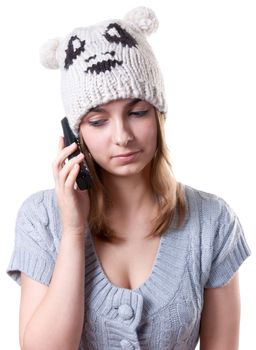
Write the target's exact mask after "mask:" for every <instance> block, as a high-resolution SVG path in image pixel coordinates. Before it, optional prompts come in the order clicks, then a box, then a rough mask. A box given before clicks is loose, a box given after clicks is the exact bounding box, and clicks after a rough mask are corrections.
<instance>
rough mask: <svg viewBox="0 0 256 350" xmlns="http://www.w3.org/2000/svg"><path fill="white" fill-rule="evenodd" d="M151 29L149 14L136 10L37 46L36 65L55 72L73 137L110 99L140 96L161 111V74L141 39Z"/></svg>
mask: <svg viewBox="0 0 256 350" xmlns="http://www.w3.org/2000/svg"><path fill="white" fill-rule="evenodd" d="M157 27H158V21H157V19H156V16H155V14H154V12H153V11H152V10H150V9H148V8H145V7H139V8H136V9H134V10H132V11H130V12H129V13H128V14H127V15H126V16H125V18H124V19H123V20H109V21H104V22H101V23H98V24H96V25H93V26H88V27H81V28H76V29H74V30H73V31H72V33H70V34H69V35H68V36H67V37H66V38H65V39H64V40H61V39H53V40H51V41H48V42H47V43H46V44H45V45H44V46H43V47H42V49H41V62H42V64H43V65H44V66H46V67H47V68H60V70H61V92H62V99H63V104H64V109H65V112H66V116H67V118H68V120H69V123H70V126H71V128H72V129H73V131H74V133H75V134H76V135H77V134H78V131H79V123H80V121H81V119H82V117H83V116H84V115H85V114H86V113H87V112H88V110H89V109H90V108H93V107H96V106H98V105H100V104H103V103H107V102H109V101H111V100H115V99H120V98H132V97H134V98H141V99H145V100H147V101H148V102H150V103H151V104H153V105H154V106H155V107H156V108H157V109H159V110H160V111H163V112H166V111H167V107H166V102H165V97H164V84H163V79H162V76H161V72H160V69H159V67H158V63H157V61H156V59H155V56H154V54H153V51H152V49H151V47H150V45H149V43H148V42H147V39H146V34H147V35H148V34H150V33H152V32H154V31H155V30H156V29H157Z"/></svg>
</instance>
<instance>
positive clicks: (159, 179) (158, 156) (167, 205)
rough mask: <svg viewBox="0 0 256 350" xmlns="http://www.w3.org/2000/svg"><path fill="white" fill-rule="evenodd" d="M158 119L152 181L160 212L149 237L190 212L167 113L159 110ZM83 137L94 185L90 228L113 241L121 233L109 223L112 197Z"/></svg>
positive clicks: (160, 233) (183, 218)
mask: <svg viewBox="0 0 256 350" xmlns="http://www.w3.org/2000/svg"><path fill="white" fill-rule="evenodd" d="M156 120H157V148H156V152H155V155H154V157H153V159H152V160H151V168H150V184H151V188H152V191H153V193H154V194H155V196H156V198H157V203H158V209H159V210H158V215H157V216H156V217H155V218H154V220H153V222H154V225H153V229H152V231H151V232H150V233H149V235H148V236H147V238H149V239H150V238H152V237H155V236H161V235H162V234H163V233H164V232H165V231H166V230H167V229H168V228H169V227H170V226H172V227H175V228H177V229H178V228H179V227H181V226H182V224H183V223H184V220H185V216H186V201H185V193H184V186H183V185H182V184H181V183H179V182H177V181H176V179H175V177H174V174H173V171H172V166H171V162H170V160H169V150H168V147H167V144H166V140H165V131H164V123H165V114H164V113H160V112H159V111H158V110H156ZM79 139H80V144H81V149H82V152H83V153H84V155H85V159H86V162H87V165H88V168H89V170H90V173H91V177H92V181H93V184H92V188H90V189H89V190H88V194H89V198H90V212H89V217H88V224H89V228H90V231H91V233H92V235H96V236H97V237H98V238H100V239H101V240H104V241H108V242H112V241H113V240H115V239H116V238H117V237H116V234H115V231H114V230H113V229H112V228H111V227H110V226H109V223H108V215H107V208H109V207H110V206H111V201H110V199H109V196H108V192H107V189H106V188H105V187H104V185H103V182H102V181H101V175H100V166H99V165H98V164H97V163H96V162H95V161H94V160H93V158H92V157H91V156H90V154H89V153H88V149H87V146H86V145H85V142H84V140H83V137H82V136H81V135H80V136H79ZM176 219H177V220H176ZM175 223H176V225H175Z"/></svg>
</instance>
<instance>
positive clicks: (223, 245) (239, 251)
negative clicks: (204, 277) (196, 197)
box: [205, 198, 251, 288]
mask: <svg viewBox="0 0 256 350" xmlns="http://www.w3.org/2000/svg"><path fill="white" fill-rule="evenodd" d="M219 201H220V204H221V213H220V215H219V217H218V219H217V222H216V230H215V235H214V238H213V242H212V247H211V254H212V263H211V268H210V274H209V278H208V281H207V282H206V284H205V288H216V287H220V286H224V285H226V284H228V282H229V281H230V280H231V279H232V277H233V275H234V274H235V272H236V271H237V270H238V268H239V267H240V265H241V264H242V263H243V261H244V260H245V259H246V258H247V257H248V256H250V255H251V251H250V248H249V246H248V244H247V242H246V238H245V235H244V231H243V228H242V226H241V223H240V221H239V219H238V217H237V215H236V214H235V212H234V211H233V210H232V209H231V207H230V206H229V205H228V204H227V203H226V202H225V201H224V200H223V199H222V198H219Z"/></svg>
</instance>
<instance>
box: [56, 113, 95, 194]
mask: <svg viewBox="0 0 256 350" xmlns="http://www.w3.org/2000/svg"><path fill="white" fill-rule="evenodd" d="M61 125H62V129H63V134H64V144H65V147H67V146H69V145H71V143H73V142H76V143H77V145H78V147H77V149H76V151H75V152H73V153H72V154H70V155H69V156H68V159H71V158H73V157H75V156H77V155H78V154H79V153H80V152H82V151H81V146H80V142H79V138H77V137H76V136H75V134H74V133H73V131H72V130H71V128H70V126H69V122H68V119H67V117H65V118H63V119H62V120H61ZM76 183H77V186H78V187H79V189H80V190H87V189H88V188H91V187H92V179H91V175H90V172H89V169H88V167H87V164H86V162H85V161H83V162H81V163H80V170H79V173H78V175H77V178H76Z"/></svg>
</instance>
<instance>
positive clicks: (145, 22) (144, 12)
mask: <svg viewBox="0 0 256 350" xmlns="http://www.w3.org/2000/svg"><path fill="white" fill-rule="evenodd" d="M124 20H126V21H128V22H131V23H133V24H135V25H136V26H137V27H138V28H139V29H140V30H141V31H142V32H143V33H144V34H146V35H150V34H151V33H153V32H155V31H156V30H157V28H158V25H159V22H158V19H157V17H156V15H155V13H154V11H153V10H151V9H150V8H148V7H144V6H140V7H136V8H134V9H133V10H131V11H130V12H128V13H127V14H126V15H125V17H124Z"/></svg>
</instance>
